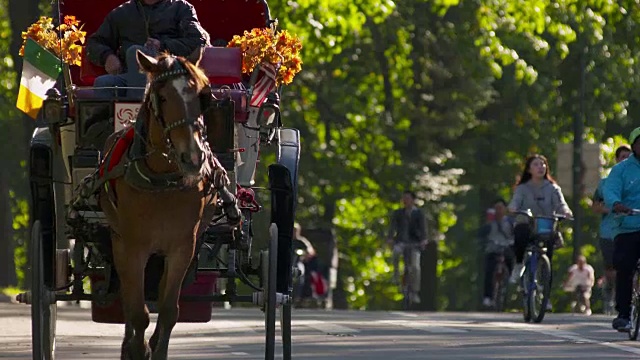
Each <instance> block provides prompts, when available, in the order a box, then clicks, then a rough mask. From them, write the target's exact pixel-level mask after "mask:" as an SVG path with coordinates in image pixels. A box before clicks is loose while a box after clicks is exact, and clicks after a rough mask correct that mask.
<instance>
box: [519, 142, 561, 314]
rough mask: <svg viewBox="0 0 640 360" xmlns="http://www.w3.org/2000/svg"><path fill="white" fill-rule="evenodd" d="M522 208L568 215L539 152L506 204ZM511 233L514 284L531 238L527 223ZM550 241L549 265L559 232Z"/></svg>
mask: <svg viewBox="0 0 640 360" xmlns="http://www.w3.org/2000/svg"><path fill="white" fill-rule="evenodd" d="M526 210H530V211H531V212H532V213H533V215H534V216H553V215H554V214H559V215H565V216H568V217H571V216H572V212H571V209H570V208H569V205H567V202H566V201H565V199H564V196H563V195H562V189H561V188H560V186H558V184H557V183H556V181H555V180H554V179H553V178H552V177H551V175H550V173H549V162H548V161H547V158H546V157H544V156H542V155H540V154H535V155H532V156H530V157H528V158H527V160H526V162H525V166H524V169H523V171H522V175H521V176H520V180H519V182H518V184H517V186H516V189H515V192H514V194H513V198H512V199H511V202H510V203H509V211H511V212H515V211H526ZM513 234H514V244H513V249H514V252H515V256H516V266H515V267H514V270H513V272H512V274H511V282H512V283H516V282H517V281H518V278H520V276H521V275H522V270H523V268H524V265H523V263H522V261H523V260H524V252H525V250H526V248H527V245H528V244H529V242H530V240H531V229H530V228H529V224H528V223H525V224H516V225H515V227H514V229H513ZM552 241H553V242H552V243H550V244H547V257H548V258H549V263H550V264H551V263H552V259H553V249H554V247H555V246H558V247H559V246H562V235H561V234H560V233H559V232H557V233H556V234H554V237H553V240H552ZM552 281H553V272H552V273H551V276H550V279H549V285H551V282H552ZM547 309H548V310H551V302H548V303H547Z"/></svg>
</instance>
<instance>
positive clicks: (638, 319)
mask: <svg viewBox="0 0 640 360" xmlns="http://www.w3.org/2000/svg"><path fill="white" fill-rule="evenodd" d="M639 281H640V274H639V273H638V269H637V268H636V271H635V272H634V273H633V283H632V284H633V288H632V289H633V293H632V294H631V326H632V327H631V331H629V340H636V339H637V338H638V331H639V330H640V283H639Z"/></svg>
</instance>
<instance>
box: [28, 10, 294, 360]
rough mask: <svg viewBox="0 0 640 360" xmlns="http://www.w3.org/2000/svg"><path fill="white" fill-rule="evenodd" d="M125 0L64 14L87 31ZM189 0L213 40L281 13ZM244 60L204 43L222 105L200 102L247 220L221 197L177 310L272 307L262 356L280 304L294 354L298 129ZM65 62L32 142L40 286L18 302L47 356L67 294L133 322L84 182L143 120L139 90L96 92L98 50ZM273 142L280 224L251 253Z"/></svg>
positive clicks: (149, 279)
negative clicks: (265, 159)
mask: <svg viewBox="0 0 640 360" xmlns="http://www.w3.org/2000/svg"><path fill="white" fill-rule="evenodd" d="M120 3H122V0H108V1H107V0H105V1H99V2H95V3H92V4H91V7H88V6H86V2H85V1H84V0H65V1H64V2H63V1H60V5H59V7H58V8H59V13H58V14H56V16H60V17H61V16H64V15H66V14H73V15H75V16H77V17H78V18H79V19H81V20H82V21H83V22H84V24H85V27H84V30H85V31H87V33H89V34H90V33H92V32H93V31H95V30H96V29H97V27H98V26H99V25H100V23H101V22H102V19H103V18H104V16H105V15H106V14H107V13H108V12H109V11H110V10H111V9H113V8H115V7H116V6H118V5H119V4H120ZM190 3H191V4H192V5H193V6H194V7H195V9H196V11H197V13H198V17H199V20H200V22H201V24H202V26H203V28H204V29H205V30H207V32H208V33H209V34H210V36H211V40H212V43H215V41H216V40H217V41H218V44H219V43H220V41H224V43H226V42H228V41H229V40H230V39H231V38H232V37H233V35H236V34H238V35H241V34H242V33H243V32H244V31H245V30H251V29H252V28H264V27H269V26H271V25H272V23H273V22H274V20H273V19H272V18H271V16H270V13H269V8H268V5H267V3H266V2H265V1H264V0H246V1H225V0H191V1H190ZM241 62H242V59H241V53H240V52H239V49H237V48H226V47H224V46H222V47H219V46H211V47H207V48H206V49H204V52H203V53H202V57H201V61H200V67H201V68H203V69H204V71H205V74H206V75H207V77H208V79H209V82H210V83H211V85H212V86H211V94H210V95H211V96H210V97H208V99H206V103H207V106H208V107H207V109H209V108H215V111H216V116H207V111H204V110H203V115H204V116H203V118H204V122H205V125H206V126H207V127H208V128H215V130H216V131H215V133H212V134H211V135H210V136H209V137H208V138H207V140H208V142H209V143H210V144H209V145H210V148H211V151H212V152H213V153H214V154H215V156H216V158H217V160H218V162H219V163H220V164H221V166H223V167H224V169H225V170H226V173H227V175H228V178H229V180H230V182H229V183H228V184H227V185H226V189H227V190H228V191H227V193H228V194H231V196H232V197H233V199H226V200H227V201H229V200H232V202H233V203H234V204H235V206H234V209H236V210H238V211H239V215H240V221H239V222H237V223H231V222H229V221H226V220H225V215H228V214H225V212H226V211H227V209H226V208H224V209H221V210H220V211H218V212H217V213H216V216H214V218H213V219H212V220H211V221H210V222H209V223H207V224H206V229H205V231H203V232H202V234H201V235H200V236H199V237H198V239H197V242H196V250H195V253H194V256H193V259H192V261H191V265H190V266H189V268H188V271H187V273H186V276H185V278H184V282H183V283H182V288H181V294H180V312H179V317H178V320H177V321H178V322H209V321H210V320H211V315H212V304H213V303H214V302H215V303H220V302H229V303H240V302H246V303H251V304H254V305H256V306H258V307H260V308H261V309H262V310H263V312H264V314H265V327H266V345H265V358H267V359H273V358H274V348H275V327H276V317H277V309H279V311H280V321H281V329H282V344H283V354H284V358H285V359H290V358H291V291H292V290H291V289H292V277H293V276H294V270H293V268H292V230H293V221H294V213H295V203H296V186H297V167H298V159H299V151H300V150H299V133H298V131H297V130H296V129H292V128H285V127H283V126H282V123H281V119H280V107H279V105H280V104H279V99H280V93H281V87H279V88H277V89H276V90H274V91H273V92H272V93H270V94H268V96H266V98H265V99H264V101H262V102H261V103H260V104H258V105H257V106H256V104H255V103H252V102H251V96H252V95H253V91H254V86H255V83H256V81H255V79H247V77H246V75H243V74H242V72H241ZM68 70H69V72H68V73H66V76H65V81H64V82H63V83H62V85H61V86H57V87H56V88H53V89H51V90H49V91H48V92H47V98H46V99H45V101H44V104H43V108H42V111H41V120H42V121H43V123H44V125H43V126H40V127H38V128H37V129H36V130H35V132H34V134H33V137H32V141H31V147H30V158H29V178H30V184H31V192H32V204H31V205H32V219H33V221H32V231H31V239H30V242H29V261H30V282H31V287H30V291H28V292H26V293H23V294H20V295H19V296H18V301H20V302H23V303H27V304H31V309H32V310H31V314H32V330H33V332H32V338H33V359H38V360H41V359H53V358H55V336H56V317H57V311H56V309H57V303H58V302H61V301H90V302H91V317H92V320H93V321H95V322H102V323H124V318H123V311H122V306H121V302H120V300H121V299H120V295H119V291H118V289H119V286H120V284H119V279H118V275H117V273H116V271H115V270H114V266H113V259H112V256H111V250H112V249H111V243H110V241H111V240H110V232H111V230H110V229H109V225H108V224H107V222H106V220H105V214H104V212H103V211H102V210H101V209H100V206H99V204H98V203H96V202H92V201H91V197H89V196H86V195H87V194H83V192H86V191H87V189H88V188H89V186H88V185H90V184H89V183H90V182H91V181H95V179H96V177H95V176H94V175H95V174H96V173H97V172H99V171H100V165H101V164H103V160H104V156H105V153H104V152H103V147H104V145H105V142H106V141H107V139H108V137H109V136H110V135H111V134H112V133H114V132H116V131H119V130H121V129H122V128H123V127H133V126H134V124H133V125H132V122H133V121H134V120H135V118H136V114H137V113H138V112H139V111H140V110H139V109H140V105H141V99H139V98H134V97H127V96H120V93H119V92H118V91H117V90H119V89H114V90H115V91H114V93H113V96H112V97H110V98H108V99H104V98H97V97H96V96H95V93H94V91H93V90H95V89H94V88H93V81H94V80H95V77H96V76H98V75H100V74H103V73H104V69H101V68H98V67H96V66H94V65H92V64H91V63H90V62H89V61H83V62H82V66H81V67H79V68H75V67H71V68H70V69H68ZM205 110H206V109H205ZM266 145H270V146H272V147H275V150H276V159H277V160H276V162H275V163H273V164H270V165H269V166H268V189H269V193H270V202H271V204H270V205H271V206H270V207H271V209H270V218H271V226H270V227H269V229H268V231H269V236H268V238H269V241H268V246H267V247H266V248H265V249H264V250H262V251H260V252H259V255H258V256H252V236H253V233H254V231H260V230H259V229H253V227H252V226H253V221H252V217H253V216H254V215H255V213H256V212H258V211H260V210H261V209H262V206H261V205H260V204H259V202H258V201H257V198H256V195H255V192H254V190H253V189H252V187H253V186H254V185H255V184H254V176H255V171H256V163H257V161H258V155H259V151H260V146H266ZM93 185H95V184H93ZM232 210H233V209H232ZM144 226H145V224H140V227H144ZM264 230H265V232H266V231H267V229H264ZM70 242H71V243H72V244H73V246H70V245H69V243H70ZM163 266H164V262H163V260H162V257H161V256H160V255H158V256H155V255H154V256H152V257H151V258H150V259H149V261H148V263H147V264H146V268H145V271H144V284H145V285H144V292H145V300H146V302H147V304H148V305H149V308H150V309H151V311H152V312H153V305H154V303H155V302H156V301H157V300H158V288H159V286H160V285H159V282H160V276H159V275H158V274H162V272H163ZM240 282H242V283H244V284H246V285H247V286H248V288H251V289H252V291H251V293H248V294H243V293H241V290H239V283H240ZM87 283H88V284H89V285H88V286H87ZM88 288H90V290H88ZM213 326H215V324H214V325H213Z"/></svg>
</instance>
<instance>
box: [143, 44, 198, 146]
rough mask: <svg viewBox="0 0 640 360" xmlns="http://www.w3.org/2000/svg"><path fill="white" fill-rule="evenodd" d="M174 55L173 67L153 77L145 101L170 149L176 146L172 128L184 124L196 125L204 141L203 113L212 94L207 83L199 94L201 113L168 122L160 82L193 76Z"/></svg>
mask: <svg viewBox="0 0 640 360" xmlns="http://www.w3.org/2000/svg"><path fill="white" fill-rule="evenodd" d="M172 57H173V58H174V61H173V63H172V65H171V68H170V69H168V70H166V71H164V72H162V73H160V74H159V75H157V76H155V77H154V78H153V79H152V81H151V82H150V83H149V88H148V98H147V99H146V101H145V106H146V107H147V109H148V110H149V111H151V112H152V114H153V117H154V118H155V119H156V120H157V121H158V123H159V125H160V127H161V128H162V132H163V137H164V140H165V141H166V143H167V146H168V147H169V149H170V151H173V150H174V146H173V143H172V142H171V138H170V136H169V133H170V132H171V131H172V130H175V129H177V128H180V127H182V126H189V127H193V126H195V127H196V129H195V130H197V131H199V134H200V137H201V139H200V140H202V141H203V140H204V134H205V128H204V120H203V113H204V112H205V110H206V107H205V106H207V105H206V104H207V103H208V101H207V97H210V96H211V88H210V86H209V85H207V86H205V87H204V89H203V90H202V91H201V92H200V95H199V99H200V113H199V115H198V116H197V117H185V118H183V119H181V120H179V121H176V122H173V123H171V124H167V123H166V121H165V118H164V116H163V114H162V109H161V107H160V103H161V102H162V99H161V98H160V95H158V88H159V84H160V83H162V82H166V81H167V80H171V79H176V78H179V77H187V78H191V74H190V73H189V71H187V69H186V68H185V67H184V66H183V65H182V64H181V63H180V61H178V60H177V59H176V58H175V57H174V56H172Z"/></svg>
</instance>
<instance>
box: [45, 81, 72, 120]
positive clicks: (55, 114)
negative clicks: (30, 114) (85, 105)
mask: <svg viewBox="0 0 640 360" xmlns="http://www.w3.org/2000/svg"><path fill="white" fill-rule="evenodd" d="M46 96H47V97H46V99H45V100H44V102H43V104H42V109H43V111H44V119H45V121H46V122H47V123H49V124H51V125H55V124H60V123H63V122H64V121H65V118H66V113H65V106H64V103H63V101H62V95H61V94H60V91H58V89H56V88H51V89H49V90H47V92H46Z"/></svg>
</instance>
